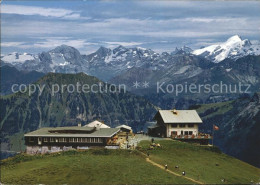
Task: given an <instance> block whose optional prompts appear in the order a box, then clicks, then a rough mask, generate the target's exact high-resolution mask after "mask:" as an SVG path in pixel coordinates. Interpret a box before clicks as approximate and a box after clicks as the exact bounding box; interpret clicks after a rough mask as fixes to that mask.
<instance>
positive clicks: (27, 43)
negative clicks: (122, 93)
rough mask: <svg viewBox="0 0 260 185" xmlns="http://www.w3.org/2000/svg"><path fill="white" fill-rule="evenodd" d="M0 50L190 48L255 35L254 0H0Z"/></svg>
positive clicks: (258, 11)
mask: <svg viewBox="0 0 260 185" xmlns="http://www.w3.org/2000/svg"><path fill="white" fill-rule="evenodd" d="M1 6H2V7H1V24H2V25H1V28H2V29H1V31H2V33H1V39H2V42H1V47H2V48H1V49H2V51H1V52H2V53H10V52H13V51H18V52H28V53H39V52H41V51H48V50H50V49H53V48H55V47H56V46H59V45H61V44H66V45H70V46H73V47H75V48H77V49H79V50H80V52H81V53H82V54H87V53H91V52H94V51H95V50H97V49H98V48H99V47H100V46H105V47H110V48H113V47H116V46H118V45H123V46H126V47H136V46H139V47H145V48H151V49H153V50H155V51H157V52H162V51H168V52H170V51H173V50H174V49H175V47H181V46H183V45H186V46H189V47H191V48H193V49H197V48H200V47H202V46H208V45H211V44H213V43H218V42H223V41H225V40H226V39H228V38H229V37H230V36H233V35H235V34H238V35H240V36H241V37H242V38H243V39H246V38H247V39H250V40H252V41H253V42H254V41H255V40H260V21H259V20H260V2H259V1H203V2H202V1H193V2H191V1H148V0H147V1H96V0H91V1H89V0H86V1H34V2H32V1H3V3H2V5H1Z"/></svg>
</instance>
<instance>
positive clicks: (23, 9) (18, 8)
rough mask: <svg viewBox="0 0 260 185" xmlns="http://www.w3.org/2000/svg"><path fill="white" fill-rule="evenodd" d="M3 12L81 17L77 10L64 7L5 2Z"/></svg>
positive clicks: (70, 17)
mask: <svg viewBox="0 0 260 185" xmlns="http://www.w3.org/2000/svg"><path fill="white" fill-rule="evenodd" d="M1 13H2V14H17V15H39V16H44V17H57V18H69V19H72V18H73V19H75V18H79V17H80V14H79V12H75V11H72V10H68V9H62V8H44V7H38V6H23V5H6V4H3V5H2V8H1Z"/></svg>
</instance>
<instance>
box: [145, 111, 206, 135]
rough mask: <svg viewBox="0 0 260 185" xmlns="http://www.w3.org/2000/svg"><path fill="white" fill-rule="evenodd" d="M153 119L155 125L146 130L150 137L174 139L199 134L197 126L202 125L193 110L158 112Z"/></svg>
mask: <svg viewBox="0 0 260 185" xmlns="http://www.w3.org/2000/svg"><path fill="white" fill-rule="evenodd" d="M154 119H155V120H156V121H157V124H156V125H155V126H153V127H150V128H148V132H149V134H150V135H156V136H161V137H174V136H178V135H180V136H182V135H190V136H191V135H195V136H197V135H198V134H199V131H198V128H199V124H202V120H201V119H200V117H199V115H198V113H197V112H196V111H195V110H175V109H174V110H159V111H158V112H157V113H156V115H155V116H154Z"/></svg>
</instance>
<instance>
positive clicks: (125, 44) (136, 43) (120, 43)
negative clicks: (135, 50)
mask: <svg viewBox="0 0 260 185" xmlns="http://www.w3.org/2000/svg"><path fill="white" fill-rule="evenodd" d="M104 43H105V44H108V45H109V47H115V46H119V45H122V46H125V47H130V46H139V45H142V44H143V43H141V42H104Z"/></svg>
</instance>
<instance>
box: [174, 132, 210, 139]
mask: <svg viewBox="0 0 260 185" xmlns="http://www.w3.org/2000/svg"><path fill="white" fill-rule="evenodd" d="M171 138H172V139H176V140H186V139H196V140H198V139H212V136H211V135H209V134H202V133H200V134H199V135H172V136H171Z"/></svg>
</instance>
